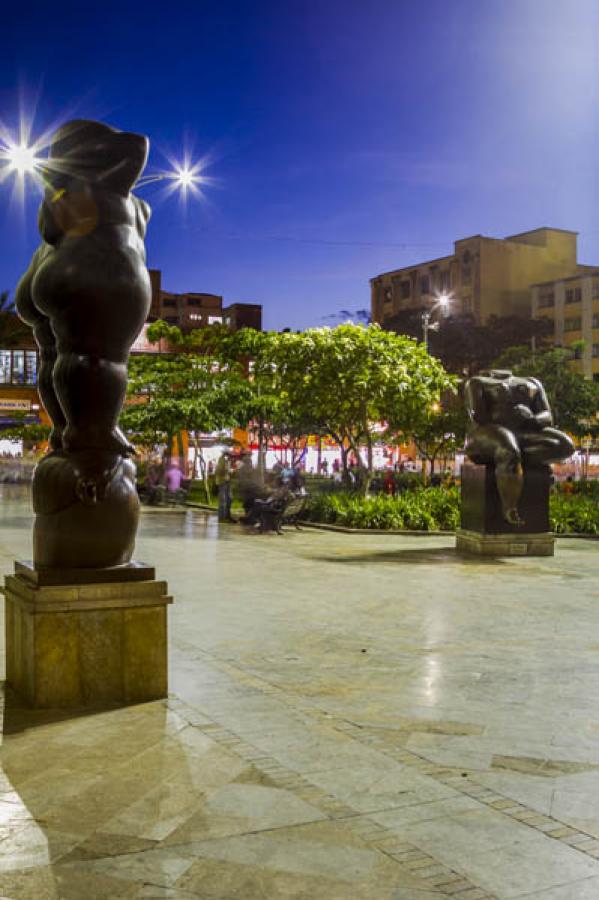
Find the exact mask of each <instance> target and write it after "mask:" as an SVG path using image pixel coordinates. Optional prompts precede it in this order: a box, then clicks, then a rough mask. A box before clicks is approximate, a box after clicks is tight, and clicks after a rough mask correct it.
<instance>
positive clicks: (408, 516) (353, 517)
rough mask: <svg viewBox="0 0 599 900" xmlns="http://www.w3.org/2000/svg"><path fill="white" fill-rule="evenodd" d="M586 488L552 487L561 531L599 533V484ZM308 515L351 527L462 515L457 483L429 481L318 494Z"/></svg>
mask: <svg viewBox="0 0 599 900" xmlns="http://www.w3.org/2000/svg"><path fill="white" fill-rule="evenodd" d="M590 484H592V483H588V485H590ZM583 490H584V492H583V491H580V492H578V493H574V494H565V493H563V491H561V490H559V489H557V490H554V491H552V493H551V498H550V505H549V516H550V522H551V528H552V530H553V531H555V532H556V533H557V534H599V503H598V502H597V499H596V497H597V496H599V494H598V493H596V492H597V490H598V489H597V488H596V487H590V486H587V487H586V488H584V489H583ZM304 518H305V519H306V520H307V521H310V522H322V523H324V524H329V525H341V526H344V527H346V528H366V529H370V528H371V529H377V530H379V529H380V530H392V531H395V530H397V531H401V530H402V529H405V530H407V531H455V529H456V528H457V527H458V525H459V521H460V498H459V491H458V489H457V488H455V487H450V488H447V487H427V488H421V489H420V490H414V491H406V492H404V493H402V494H399V495H397V496H395V497H390V496H387V495H382V494H379V495H377V496H375V497H360V496H358V495H356V494H348V493H344V494H333V495H331V494H319V495H317V496H314V497H311V498H310V500H309V501H308V505H307V508H306V511H305V513H304Z"/></svg>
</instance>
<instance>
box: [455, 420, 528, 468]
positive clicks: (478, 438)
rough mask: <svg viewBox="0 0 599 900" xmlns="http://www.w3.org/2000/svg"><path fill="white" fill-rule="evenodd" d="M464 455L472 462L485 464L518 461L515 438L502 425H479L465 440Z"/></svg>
mask: <svg viewBox="0 0 599 900" xmlns="http://www.w3.org/2000/svg"><path fill="white" fill-rule="evenodd" d="M466 453H467V454H468V456H469V457H470V459H471V460H472V461H473V462H476V463H481V464H486V463H497V462H498V461H500V460H505V459H507V460H510V461H511V460H514V461H518V460H519V459H520V448H519V446H518V441H517V440H516V436H515V435H514V433H513V432H512V431H510V430H509V428H504V427H503V426H502V425H480V426H478V427H477V428H473V429H472V431H471V432H470V433H469V434H468V437H467V438H466Z"/></svg>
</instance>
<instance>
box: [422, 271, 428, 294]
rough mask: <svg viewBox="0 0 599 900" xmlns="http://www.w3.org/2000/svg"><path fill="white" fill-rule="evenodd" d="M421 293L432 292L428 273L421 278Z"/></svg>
mask: <svg viewBox="0 0 599 900" xmlns="http://www.w3.org/2000/svg"><path fill="white" fill-rule="evenodd" d="M420 293H421V294H430V282H429V280H428V275H423V276H422V278H421V279H420Z"/></svg>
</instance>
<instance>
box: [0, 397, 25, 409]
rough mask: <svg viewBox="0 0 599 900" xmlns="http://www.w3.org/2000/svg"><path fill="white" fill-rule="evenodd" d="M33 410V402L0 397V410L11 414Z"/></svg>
mask: <svg viewBox="0 0 599 900" xmlns="http://www.w3.org/2000/svg"><path fill="white" fill-rule="evenodd" d="M30 409H31V400H21V399H19V400H15V399H13V398H12V397H0V410H10V411H11V412H28V411H29V410H30Z"/></svg>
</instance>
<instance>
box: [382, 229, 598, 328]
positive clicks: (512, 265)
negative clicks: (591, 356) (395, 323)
mask: <svg viewBox="0 0 599 900" xmlns="http://www.w3.org/2000/svg"><path fill="white" fill-rule="evenodd" d="M576 239H577V233H576V232H575V231H564V230H562V229H560V228H535V229H534V230H533V231H526V232H523V233H522V234H515V235H512V236H511V237H506V238H489V237H484V236H482V235H475V236H474V237H469V238H462V239H461V240H458V241H455V243H454V252H453V253H452V254H451V255H450V256H443V257H440V258H439V259H433V260H430V261H428V262H423V263H417V264H415V265H412V266H405V267H404V268H401V269H395V270H394V271H392V272H384V273H383V274H381V275H377V276H376V277H375V278H372V279H371V281H370V285H371V313H372V320H373V322H379V323H381V324H383V325H384V324H385V323H386V322H387V321H388V320H389V319H391V318H392V317H393V316H395V315H397V314H398V313H400V312H403V311H404V310H414V309H426V308H430V307H431V306H433V305H434V303H435V300H436V298H437V297H438V296H439V295H440V294H443V293H447V294H450V295H451V297H452V298H453V303H452V307H451V311H452V313H453V314H454V315H461V314H468V313H469V314H472V315H473V316H474V318H475V320H476V321H477V322H480V323H484V322H486V321H487V319H488V318H489V317H490V316H493V315H497V316H507V315H521V316H530V315H531V296H530V294H531V291H530V286H531V284H533V283H534V282H540V281H545V280H547V279H551V278H553V279H558V278H565V277H568V276H570V275H574V274H576V273H577V272H578V271H579V270H580V269H583V268H586V267H581V266H578V265H577V262H576Z"/></svg>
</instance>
